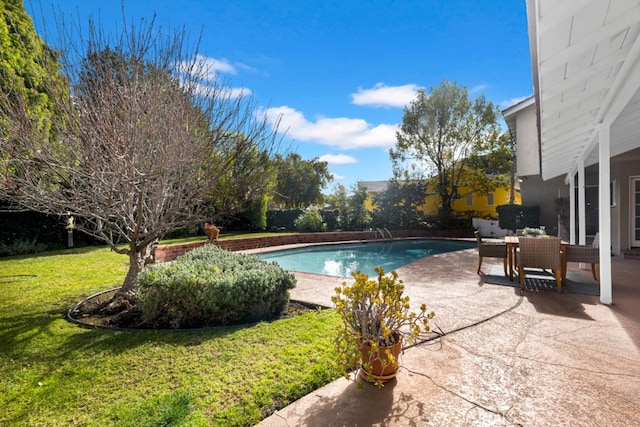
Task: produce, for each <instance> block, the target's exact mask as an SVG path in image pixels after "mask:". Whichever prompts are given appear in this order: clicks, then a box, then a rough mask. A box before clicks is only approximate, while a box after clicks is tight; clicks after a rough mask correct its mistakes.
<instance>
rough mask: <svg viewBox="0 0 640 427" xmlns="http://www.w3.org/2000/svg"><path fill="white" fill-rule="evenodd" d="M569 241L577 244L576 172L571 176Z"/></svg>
mask: <svg viewBox="0 0 640 427" xmlns="http://www.w3.org/2000/svg"><path fill="white" fill-rule="evenodd" d="M569 243H570V244H572V245H575V244H576V174H575V173H573V172H572V173H571V176H570V177H569Z"/></svg>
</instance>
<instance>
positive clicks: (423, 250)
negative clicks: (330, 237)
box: [257, 239, 476, 277]
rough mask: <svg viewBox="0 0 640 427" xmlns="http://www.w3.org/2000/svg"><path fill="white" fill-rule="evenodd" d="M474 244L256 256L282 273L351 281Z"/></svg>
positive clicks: (386, 244)
mask: <svg viewBox="0 0 640 427" xmlns="http://www.w3.org/2000/svg"><path fill="white" fill-rule="evenodd" d="M475 246H476V244H475V243H473V242H465V241H456V240H433V239H421V240H395V241H379V242H362V243H340V244H330V245H318V246H305V247H303V248H297V249H287V250H281V251H274V252H266V253H262V254H257V256H258V257H260V258H261V259H263V260H265V261H275V262H277V263H278V264H279V265H280V266H281V267H282V268H283V269H285V270H290V271H302V272H305V273H316V274H324V275H327V276H337V277H350V276H351V273H353V272H355V271H357V270H360V271H362V272H363V273H366V274H368V275H369V276H375V274H376V273H375V271H374V270H373V269H374V267H382V268H384V271H385V272H389V271H391V270H395V269H397V268H400V267H402V266H404V265H407V264H409V263H411V262H413V261H416V260H418V259H420V258H424V257H426V256H430V255H435V254H441V253H445V252H453V251H459V250H463V249H470V248H473V247H475Z"/></svg>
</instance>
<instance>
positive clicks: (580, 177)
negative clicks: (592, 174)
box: [578, 160, 587, 245]
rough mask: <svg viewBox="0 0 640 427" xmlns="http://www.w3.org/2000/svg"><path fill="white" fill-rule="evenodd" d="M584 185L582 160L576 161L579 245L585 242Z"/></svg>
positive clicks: (585, 208) (585, 200) (585, 202)
mask: <svg viewBox="0 0 640 427" xmlns="http://www.w3.org/2000/svg"><path fill="white" fill-rule="evenodd" d="M585 191H586V190H585V186H584V160H580V161H579V162H578V226H579V227H580V237H579V238H578V243H579V244H581V245H584V244H586V242H587V214H586V212H587V197H586V195H585Z"/></svg>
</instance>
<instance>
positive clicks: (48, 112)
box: [0, 0, 68, 135]
mask: <svg viewBox="0 0 640 427" xmlns="http://www.w3.org/2000/svg"><path fill="white" fill-rule="evenodd" d="M0 17H1V18H0V93H3V94H6V96H7V98H8V99H7V102H0V109H8V108H24V109H25V111H26V113H27V114H28V115H29V117H30V119H31V120H32V121H33V123H34V125H35V126H36V130H37V131H38V132H41V133H43V134H49V133H52V132H54V129H55V127H56V126H55V125H54V124H53V123H52V122H53V121H55V120H56V119H59V118H60V117H56V114H55V111H54V100H53V98H54V97H60V96H65V95H66V94H67V93H68V91H67V88H66V85H65V84H64V81H63V78H62V76H61V74H60V66H59V64H58V62H57V59H58V58H57V55H56V53H55V52H54V51H53V50H51V49H50V48H49V47H47V45H46V44H45V43H44V42H43V41H42V40H41V39H40V37H39V36H38V35H37V34H36V31H35V29H34V27H33V22H32V21H31V18H30V17H29V15H28V14H27V12H26V10H25V8H24V6H23V4H22V0H3V1H0ZM56 91H58V92H57V93H56ZM20 104H24V105H22V106H21V105H20ZM4 113H5V114H0V135H6V127H7V126H8V124H7V123H6V122H4V123H3V121H2V120H6V112H4Z"/></svg>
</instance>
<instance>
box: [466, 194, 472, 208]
mask: <svg viewBox="0 0 640 427" xmlns="http://www.w3.org/2000/svg"><path fill="white" fill-rule="evenodd" d="M467 206H473V194H472V193H469V194H467Z"/></svg>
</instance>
